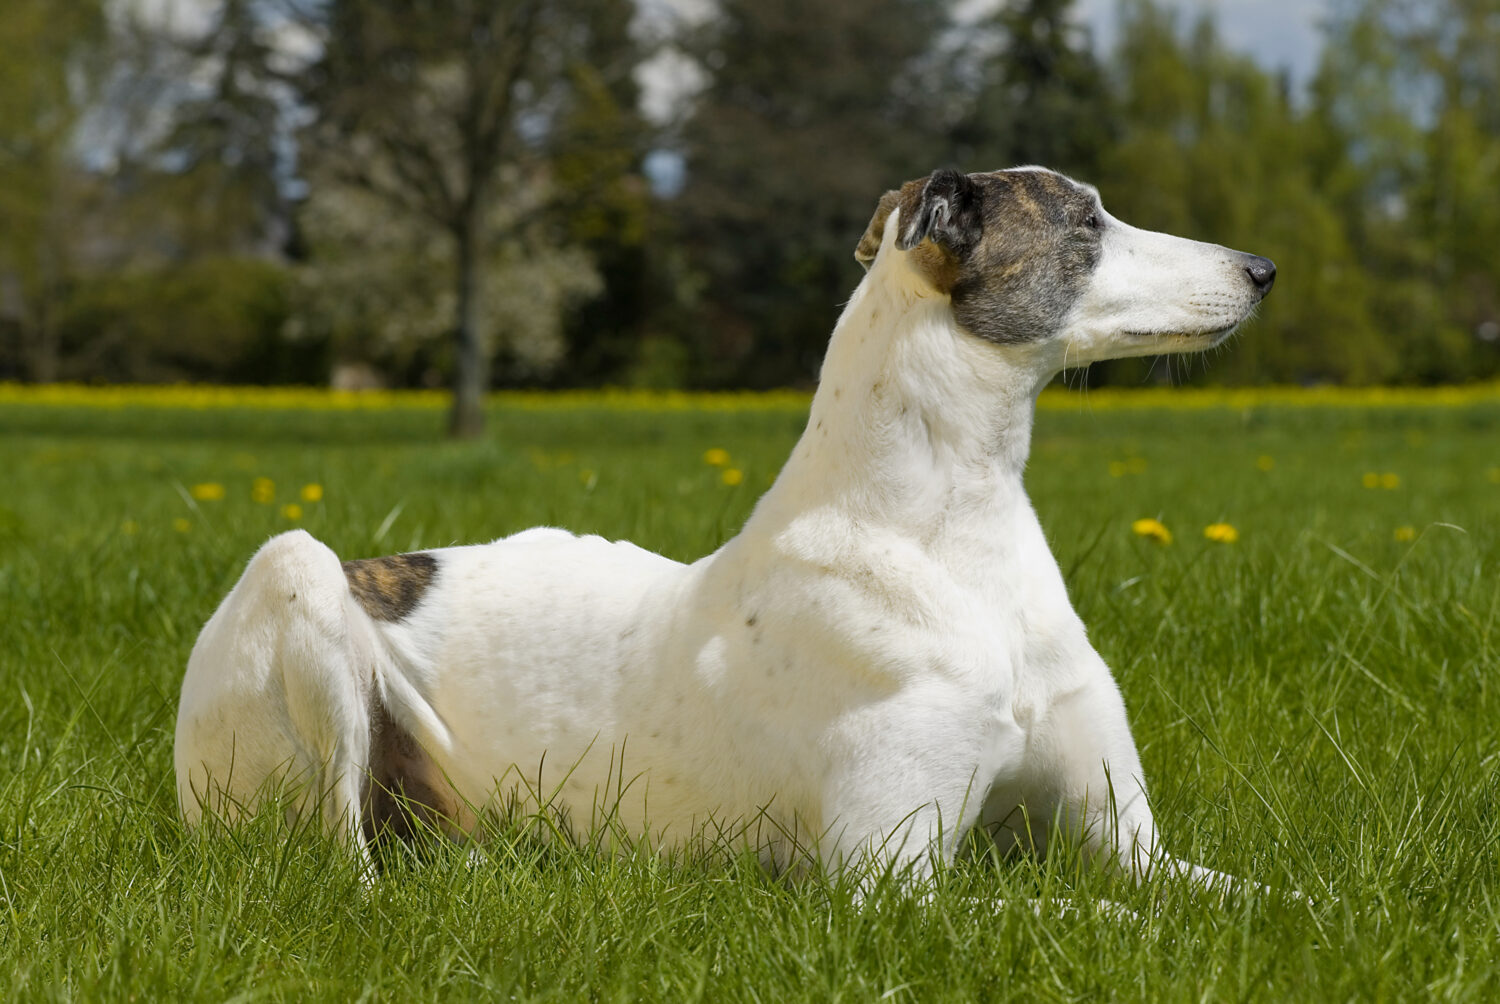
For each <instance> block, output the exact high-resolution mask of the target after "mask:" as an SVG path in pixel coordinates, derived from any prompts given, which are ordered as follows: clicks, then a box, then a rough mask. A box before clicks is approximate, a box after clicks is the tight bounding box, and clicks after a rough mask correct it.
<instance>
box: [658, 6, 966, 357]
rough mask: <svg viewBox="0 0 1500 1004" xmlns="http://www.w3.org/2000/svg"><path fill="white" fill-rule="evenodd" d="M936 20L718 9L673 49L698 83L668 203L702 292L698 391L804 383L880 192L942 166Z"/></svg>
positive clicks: (882, 12)
mask: <svg viewBox="0 0 1500 1004" xmlns="http://www.w3.org/2000/svg"><path fill="white" fill-rule="evenodd" d="M946 23H947V16H946V11H945V9H944V8H943V6H942V5H939V4H934V3H930V2H928V0H826V2H821V3H814V4H809V3H805V2H800V0H724V2H723V3H721V4H720V5H719V10H718V13H717V16H716V17H715V18H714V19H713V20H712V21H711V22H709V24H708V25H707V26H706V27H704V28H703V29H702V30H701V31H699V32H698V33H696V34H695V35H693V36H691V37H689V38H687V39H685V40H684V48H685V49H686V50H687V51H688V52H689V54H690V55H691V56H693V57H694V58H695V59H696V60H697V61H698V63H699V64H700V65H701V66H703V67H704V68H705V69H706V70H707V71H708V72H709V73H710V74H711V77H710V79H709V81H708V83H707V86H706V87H705V88H704V90H703V92H702V93H701V94H700V95H699V96H698V98H697V101H696V104H695V106H694V108H693V110H692V113H691V116H690V118H689V119H688V121H687V123H686V124H685V126H684V130H683V139H682V145H683V153H684V155H685V162H686V184H685V187H684V189H683V191H682V193H681V195H680V196H679V197H678V198H677V200H676V201H675V203H674V205H673V207H672V208H673V211H674V215H675V216H676V217H677V225H678V227H679V228H680V232H681V233H682V234H684V235H685V238H686V241H687V244H688V248H689V251H690V253H691V256H692V259H693V261H694V262H695V265H696V268H697V271H698V272H699V273H700V275H701V276H702V281H701V285H702V289H703V292H702V296H701V299H700V301H699V304H698V309H697V310H696V311H695V317H694V324H693V330H692V333H691V334H690V336H689V337H690V338H691V339H692V345H693V349H694V351H695V352H696V354H697V356H698V364H699V372H700V374H701V375H702V376H703V377H704V378H705V379H706V380H707V381H708V382H713V383H749V384H751V385H770V384H784V383H788V382H800V381H806V380H808V379H810V378H811V377H812V375H813V373H814V371H815V368H816V366H817V362H818V360H819V359H820V358H821V357H822V350H823V346H824V343H825V341H826V339H827V337H828V331H829V329H830V328H831V327H832V324H833V321H834V318H835V317H836V315H837V310H838V304H839V303H840V302H841V301H842V300H843V299H844V298H846V297H847V296H848V294H849V290H850V289H851V288H852V287H853V285H854V282H855V281H856V279H857V277H858V275H859V270H858V267H857V266H856V265H855V264H854V261H853V258H852V254H853V248H854V244H855V242H856V241H858V239H859V235H860V234H861V233H862V232H863V231H864V228H865V224H866V223H868V222H869V218H870V213H871V212H872V211H873V210H874V207H875V203H876V201H877V200H878V199H879V198H880V195H881V193H883V192H885V191H886V190H887V189H890V188H893V187H896V186H897V185H899V184H900V183H901V182H903V181H906V180H907V179H909V178H913V177H917V176H918V175H922V174H926V173H928V172H930V171H932V169H933V168H934V167H937V166H939V165H941V164H942V163H944V162H945V161H947V160H948V159H950V156H951V154H950V153H949V150H948V144H947V142H946V126H947V122H948V120H947V116H946V106H945V104H944V102H945V100H946V99H945V97H944V95H945V91H944V89H943V88H938V87H931V86H927V83H928V81H927V80H926V79H925V75H926V74H928V73H929V72H931V69H932V67H931V57H932V56H933V54H934V52H935V50H936V43H937V38H938V34H939V32H940V30H941V29H942V28H943V27H944V26H945V24H946Z"/></svg>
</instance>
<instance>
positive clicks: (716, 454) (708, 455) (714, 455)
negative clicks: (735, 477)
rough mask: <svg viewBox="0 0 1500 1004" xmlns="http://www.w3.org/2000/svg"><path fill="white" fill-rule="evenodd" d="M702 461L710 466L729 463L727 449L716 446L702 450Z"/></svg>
mask: <svg viewBox="0 0 1500 1004" xmlns="http://www.w3.org/2000/svg"><path fill="white" fill-rule="evenodd" d="M703 462H704V463H705V464H708V465H709V466H711V467H724V466H726V465H728V463H729V451H728V450H725V449H722V448H720V447H717V446H715V447H713V448H712V449H709V450H704V451H703Z"/></svg>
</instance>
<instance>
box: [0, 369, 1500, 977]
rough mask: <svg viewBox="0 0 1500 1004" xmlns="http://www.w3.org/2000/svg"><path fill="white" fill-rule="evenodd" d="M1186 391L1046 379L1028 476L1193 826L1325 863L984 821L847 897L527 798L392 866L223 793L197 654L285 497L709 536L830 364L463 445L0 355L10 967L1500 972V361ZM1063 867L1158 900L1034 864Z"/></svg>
mask: <svg viewBox="0 0 1500 1004" xmlns="http://www.w3.org/2000/svg"><path fill="white" fill-rule="evenodd" d="M1183 400H1184V401H1190V402H1193V403H1194V407H1192V408H1191V409H1186V408H1178V407H1171V406H1170V405H1172V404H1174V402H1173V401H1172V400H1170V399H1167V398H1162V397H1153V398H1149V399H1148V400H1147V404H1148V405H1150V406H1144V407H1138V406H1134V405H1132V404H1131V403H1130V400H1129V399H1120V398H1118V397H1112V396H1108V395H1105V396H1101V397H1098V398H1096V399H1091V400H1090V399H1083V398H1081V397H1078V396H1060V397H1056V398H1052V399H1050V400H1049V402H1048V406H1047V408H1046V409H1044V411H1043V413H1042V415H1041V416H1040V418H1039V421H1038V428H1037V438H1036V445H1035V448H1034V450H1033V454H1032V464H1031V470H1030V473H1029V475H1028V482H1029V487H1030V490H1031V492H1032V497H1033V500H1034V501H1035V504H1036V506H1037V509H1038V511H1039V512H1040V514H1041V518H1042V522H1043V524H1044V525H1045V526H1046V528H1047V530H1048V533H1049V536H1050V538H1051V539H1052V542H1053V546H1054V549H1055V550H1056V552H1057V554H1058V557H1059V560H1060V563H1061V565H1062V567H1063V568H1064V570H1065V572H1066V573H1067V575H1068V579H1069V583H1070V587H1071V589H1072V592H1073V597H1074V600H1075V603H1076V605H1077V606H1078V608H1079V610H1080V612H1081V613H1082V614H1083V616H1084V619H1085V620H1086V621H1087V622H1088V623H1089V625H1090V628H1091V636H1092V638H1093V640H1094V642H1095V644H1096V646H1097V647H1098V648H1099V650H1100V651H1101V652H1102V654H1103V655H1104V656H1105V658H1106V659H1107V660H1108V661H1109V662H1110V664H1111V665H1112V666H1113V667H1114V669H1115V673H1116V676H1117V678H1118V680H1119V681H1120V685H1121V688H1122V690H1123V692H1124V694H1125V698H1126V701H1127V704H1128V705H1129V707H1130V710H1131V716H1132V722H1133V725H1134V730H1135V735H1136V739H1137V742H1138V743H1139V745H1140V747H1141V754H1142V757H1143V759H1144V762H1145V766H1146V771H1147V776H1148V778H1149V780H1150V781H1151V783H1152V793H1153V800H1154V803H1155V807H1156V814H1157V819H1158V821H1159V824H1160V826H1161V828H1162V831H1163V833H1164V835H1165V839H1166V841H1167V844H1168V846H1169V847H1170V848H1171V849H1172V850H1173V851H1174V852H1175V853H1177V854H1178V855H1180V856H1183V857H1187V858H1190V859H1192V860H1195V861H1199V862H1202V863H1204V864H1207V865H1210V866H1212V867H1214V868H1218V869H1221V870H1225V871H1229V872H1233V873H1237V874H1240V875H1248V876H1253V877H1255V878H1256V879H1257V880H1259V881H1261V882H1264V883H1266V884H1268V885H1271V886H1274V887H1276V888H1278V889H1283V890H1298V891H1301V892H1302V893H1304V894H1306V895H1307V896H1308V897H1310V898H1311V900H1312V902H1311V903H1298V902H1294V901H1290V900H1288V899H1285V898H1282V897H1276V896H1241V897H1235V898H1233V899H1231V900H1230V901H1228V902H1219V901H1217V900H1214V899H1212V898H1210V897H1205V896H1201V895H1198V894H1195V893H1194V892H1193V891H1192V890H1190V889H1188V888H1185V887H1183V886H1182V885H1181V884H1179V883H1175V882H1153V883H1151V884H1149V885H1147V886H1146V887H1144V888H1140V889H1134V888H1131V887H1129V886H1128V885H1127V884H1125V883H1124V882H1122V881H1121V880H1119V879H1118V878H1116V877H1114V876H1111V875H1108V874H1097V873H1094V872H1092V871H1089V870H1087V869H1084V868H1082V867H1080V865H1079V863H1078V861H1077V860H1076V859H1075V858H1073V857H1070V856H1066V855H1064V856H1059V857H1054V858H1053V859H1050V860H1048V861H1046V862H1044V863H1041V864H1038V863H1036V862H1034V861H1031V860H1028V859H1024V858H1023V859H1020V860H995V859H994V858H993V857H992V856H989V855H985V854H977V855H975V856H973V857H972V858H970V859H968V860H964V861H961V862H960V863H959V864H957V865H955V866H954V867H952V868H950V869H947V870H945V871H943V872H942V873H941V874H940V875H939V876H938V879H937V882H936V885H935V887H934V890H933V892H932V894H931V896H930V897H929V898H928V899H927V900H926V901H925V902H916V901H913V900H911V899H908V898H903V897H901V896H899V895H896V894H895V893H894V892H889V891H882V890H877V892H876V893H875V894H874V895H873V896H872V897H871V899H869V900H868V901H866V902H865V903H863V904H862V905H856V903H855V902H854V901H853V899H852V898H851V896H850V894H849V890H848V889H846V888H842V887H839V886H837V885H832V884H830V883H827V882H824V881H820V880H816V879H815V880H808V881H802V882H789V881H784V880H779V879H777V878H774V877H771V876H768V875H765V874H763V873H761V872H760V871H759V870H758V869H757V868H755V867H754V866H753V864H751V863H749V862H747V861H744V860H738V859H732V860H727V861H724V860H714V861H709V862H702V861H697V862H695V861H680V860H661V859H657V858H652V857H647V856H639V857H625V858H611V859H603V858H599V857H596V856H594V855H593V854H590V853H589V852H587V851H586V850H578V849H572V848H568V847H560V846H557V845H556V844H552V845H546V844H541V843H538V842H536V841H533V840H529V839H527V838H526V836H525V835H524V834H522V833H520V832H516V833H511V834H505V835H503V836H502V837H501V838H500V839H498V840H496V841H495V842H494V843H492V844H490V845H488V846H487V848H486V850H485V853H484V855H483V857H482V859H480V860H478V861H476V862H469V861H467V860H466V858H465V853H464V852H463V851H462V850H460V849H457V848H452V849H449V848H439V849H438V850H437V851H435V852H434V853H433V854H432V855H431V857H430V859H429V860H426V861H424V862H421V863H416V864H411V865H409V866H401V867H395V868H393V869H392V870H391V871H389V872H388V873H387V874H386V875H385V876H384V877H382V879H381V880H380V881H379V882H378V883H377V884H375V885H374V886H373V887H372V888H369V889H368V890H367V889H365V888H364V887H363V886H362V885H361V882H360V879H359V875H358V873H357V871H356V868H355V866H354V864H353V862H352V861H351V860H350V858H349V856H348V855H347V854H346V853H345V852H343V851H342V850H340V849H339V848H338V847H336V846H333V845H331V844H330V843H329V842H326V841H323V840H320V839H318V838H316V837H315V836H314V835H312V834H309V833H306V832H293V833H289V832H287V831H286V830H285V829H281V828H278V827H277V826H275V825H273V824H272V823H271V822H269V821H267V820H261V821H258V822H257V823H256V824H254V825H252V826H250V827H249V828H247V829H244V830H241V831H239V832H236V833H233V834H227V835H226V834H220V835H217V836H214V837H212V838H203V837H197V836H190V835H188V834H186V833H185V832H184V831H183V829H182V827H181V825H180V824H179V822H178V820H177V816H176V808H175V804H174V793H173V787H172V774H171V771H172V767H171V745H172V729H173V720H174V715H175V710H176V701H177V689H178V686H179V684H180V680H181V676H182V671H183V667H184V665H185V663H186V659H187V654H188V650H189V648H190V647H191V645H192V642H193V639H194V636H195V634H196V632H197V630H198V628H199V627H200V626H201V625H202V623H203V622H204V620H205V619H206V618H207V617H208V615H209V614H210V613H211V612H212V610H213V608H214V606H215V604H216V603H217V602H218V600H219V598H220V597H221V596H222V595H223V593H224V592H225V591H226V590H227V589H228V588H229V587H230V586H231V585H232V583H233V582H234V580H235V579H236V577H237V576H238V574H239V572H240V570H241V569H242V567H243V564H244V562H245V560H246V559H247V558H248V557H249V555H250V554H251V553H252V552H253V551H254V549H255V548H256V547H257V546H258V545H259V544H260V543H261V542H263V541H264V540H265V539H266V538H267V537H268V536H270V535H271V534H273V533H275V532H277V531H279V530H282V529H285V528H287V527H290V526H294V525H296V526H303V527H305V528H307V529H308V530H310V531H311V532H312V533H314V534H315V535H317V536H318V537H320V538H322V539H323V540H325V541H326V542H327V543H329V544H330V545H331V546H332V547H333V548H334V549H335V550H337V551H338V552H339V553H340V554H341V555H343V556H345V557H359V556H368V555H374V554H380V553H389V552H392V551H398V550H405V549H413V548H426V547H436V546H441V545H445V544H450V543H459V542H474V541H482V540H486V539H490V538H493V537H497V536H500V535H503V534H507V533H510V532H512V531H514V530H517V529H520V528H522V527H526V526H529V525H533V524H537V523H553V524H560V525H566V526H568V527H570V528H573V529H576V530H580V531H589V532H595V533H600V534H604V535H606V536H610V537H628V538H631V539H633V540H635V541H637V542H639V543H641V544H643V545H644V546H647V547H650V548H653V549H656V550H660V551H663V552H665V553H666V554H668V555H671V556H673V557H677V558H682V559H688V558H693V557H697V556H699V555H701V554H703V553H705V552H707V551H709V550H711V549H713V548H714V547H716V546H717V545H718V544H719V543H720V542H721V541H723V540H724V539H726V538H727V537H728V536H729V535H731V534H733V533H734V531H735V529H736V528H737V527H738V526H739V525H740V523H741V522H742V521H743V520H744V518H745V516H746V514H747V513H748V512H749V510H750V507H751V506H752V504H753V503H754V500H755V498H756V496H757V495H758V494H759V493H760V491H762V490H763V489H764V488H765V487H766V486H767V485H768V484H769V482H770V480H771V478H772V477H773V475H774V474H775V471H776V469H777V467H778V466H779V464H780V462H781V460H782V459H783V458H784V457H785V455H786V454H787V452H788V450H789V448H790V446H791V444H792V442H793V441H794V439H795V437H796V435H797V434H798V432H799V431H800V428H801V424H802V421H803V418H804V415H805V404H806V402H805V399H802V398H798V397H796V396H781V397H776V398H771V399H767V400H758V399H754V398H732V399H672V400H671V401H670V402H668V403H666V404H662V403H661V402H660V401H658V404H659V405H660V406H656V405H653V404H652V399H649V398H637V397H629V396H627V397H622V398H619V399H614V400H610V401H604V400H602V399H591V398H588V397H586V396H575V397H571V398H568V399H566V400H562V401H557V402H551V403H549V402H548V401H547V399H542V398H536V397H517V398H501V399H498V400H497V402H496V404H495V405H494V407H493V410H492V413H491V432H490V435H489V437H488V438H487V439H486V440H484V441H483V442H481V443H478V444H467V445H458V444H451V443H448V442H445V441H444V440H443V439H442V438H441V436H440V435H439V431H440V428H441V424H442V415H441V412H440V411H438V410H436V409H435V407H434V402H431V401H426V400H415V401H414V402H413V403H411V404H410V406H402V405H401V404H400V402H395V403H392V404H391V405H390V406H388V407H387V406H382V407H380V408H358V407H353V408H351V407H343V406H339V407H322V406H319V404H318V400H316V399H313V398H309V399H308V400H307V401H299V400H297V399H295V398H288V399H284V400H279V401H274V402H270V403H267V402H265V401H260V402H259V403H256V402H255V401H251V400H245V401H241V400H239V399H237V398H234V397H233V396H230V397H227V398H225V399H223V400H214V401H206V400H197V401H195V400H191V399H188V398H186V397H184V398H182V399H179V400H171V399H169V398H164V399H162V400H160V401H156V402H154V403H153V399H152V398H151V397H150V396H149V395H143V396H139V397H136V398H128V399H119V398H116V399H107V398H106V397H105V396H103V395H100V396H99V397H98V399H97V400H94V399H91V398H90V397H89V395H88V394H87V393H85V392H82V391H79V392H75V393H73V394H72V395H71V396H69V395H62V396H58V397H55V398H53V399H49V400H42V399H40V398H37V397H34V396H33V397H28V396H27V395H26V394H24V393H8V394H0V471H3V474H4V477H5V479H6V483H5V486H4V490H3V491H0V997H4V998H6V999H23V998H24V999H48V998H71V999H81V1000H95V999H101V998H110V999H113V998H120V999H124V998H138V999H162V998H193V999H208V1000H223V999H234V1000H252V999H259V998H271V999H286V1000H304V999H308V998H326V999H333V1000H352V999H356V998H360V999H365V998H370V999H437V998H442V999H463V998H482V999H497V998H498V999H517V1000H556V1001H565V1000H566V1001H571V1000H578V999H592V1000H634V999H645V1000H666V1001H679V1000H695V999H702V1000H712V1001H718V1000H753V1001H765V1002H773V1001H782V1000H819V1001H822V1000H846V1001H872V1000H876V999H892V1000H909V1001H924V1002H925V1001H937V1000H1008V999H1012V998H1016V999H1021V998H1033V999H1042V1000H1099V999H1128V1000H1141V1001H1158V1000H1230V999H1246V998H1248V999H1255V1000H1286V999H1294V1000H1317V1001H1323V1000H1351V999H1353V1000H1364V999H1385V1000H1410V999H1425V998H1434V999H1458V1000H1465V999H1491V1000H1492V999H1495V996H1494V995H1495V994H1496V992H1497V990H1500V949H1497V946H1500V680H1497V677H1500V395H1494V394H1490V395H1488V396H1487V395H1484V394H1479V395H1473V396H1471V397H1470V398H1466V399H1462V400H1447V399H1433V400H1431V401H1428V400H1424V399H1423V398H1421V397H1420V396H1419V395H1418V396H1412V397H1407V398H1402V399H1399V400H1394V401H1380V400H1374V399H1371V400H1366V401H1361V400H1359V399H1348V400H1339V401H1332V400H1324V399H1311V400H1310V401H1308V402H1306V403H1304V402H1302V401H1301V400H1300V399H1299V398H1298V397H1297V396H1296V395H1281V396H1279V397H1278V396H1272V397H1265V398H1243V399H1228V398H1225V399H1215V398H1214V397H1213V396H1212V395H1211V394H1210V395H1199V396H1198V397H1197V398H1184V399H1183ZM1175 403H1181V402H1175ZM714 449H717V450H722V451H725V453H726V454H727V457H726V456H722V455H718V454H712V455H710V457H709V459H710V460H713V461H717V462H718V463H710V462H708V461H707V460H705V452H706V451H709V450H714ZM1148 518H1149V519H1155V520H1157V521H1158V522H1159V523H1160V524H1161V525H1162V526H1163V527H1164V528H1165V529H1166V530H1167V531H1168V532H1170V534H1171V536H1172V540H1171V543H1170V544H1163V543H1161V542H1159V541H1158V540H1157V539H1155V538H1154V537H1152V536H1149V535H1142V534H1139V533H1137V532H1134V531H1133V529H1132V524H1133V523H1134V522H1135V521H1137V520H1141V519H1148ZM1214 524H1228V525H1229V526H1232V527H1233V528H1234V535H1237V538H1238V539H1237V540H1235V541H1233V542H1227V541H1224V540H1210V539H1208V538H1207V537H1205V535H1204V528H1205V527H1208V526H1210V525H1214ZM1142 529H1151V528H1150V527H1149V526H1148V525H1144V524H1143V525H1142ZM1218 533H1219V536H1221V537H1223V536H1230V534H1228V533H1227V531H1223V530H1220V531H1218ZM1157 536H1161V534H1160V533H1159V531H1157ZM1038 896H1040V897H1054V896H1057V897H1060V896H1068V897H1071V898H1073V899H1074V900H1081V901H1085V902H1087V901H1091V900H1094V899H1098V898H1109V899H1113V900H1116V901H1118V902H1120V903H1122V904H1124V905H1126V906H1127V907H1129V908H1131V909H1132V910H1134V911H1135V912H1136V913H1137V914H1138V915H1139V917H1140V919H1139V920H1136V921H1131V920H1121V919H1112V918H1109V917H1104V916H1098V915H1095V914H1093V913H1091V912H1088V911H1084V912H1082V913H1078V914H1071V915H1069V914H1060V913H1056V912H1052V913H1043V914H1042V915H1036V914H1033V913H1032V912H1031V911H1030V910H1029V909H1027V908H1024V907H1018V906H1016V905H1014V903H1015V901H1016V900H1021V899H1026V898H1029V897H1038ZM1000 900H1008V901H1011V903H1012V904H1013V905H1011V906H1009V907H1007V906H1004V905H997V902H998V901H1000Z"/></svg>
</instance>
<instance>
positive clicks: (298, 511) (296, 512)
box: [281, 502, 302, 520]
mask: <svg viewBox="0 0 1500 1004" xmlns="http://www.w3.org/2000/svg"><path fill="white" fill-rule="evenodd" d="M281 515H282V518H283V519H290V520H299V519H301V518H302V507H301V506H300V505H298V504H297V503H295V502H288V503H287V504H286V505H284V506H282V507H281Z"/></svg>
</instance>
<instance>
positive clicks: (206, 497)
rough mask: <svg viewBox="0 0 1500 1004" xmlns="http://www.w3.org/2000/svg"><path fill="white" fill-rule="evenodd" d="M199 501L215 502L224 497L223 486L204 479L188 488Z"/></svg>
mask: <svg viewBox="0 0 1500 1004" xmlns="http://www.w3.org/2000/svg"><path fill="white" fill-rule="evenodd" d="M188 491H189V492H190V493H191V494H192V496H193V498H195V499H197V500H198V501H199V502H217V501H219V500H220V499H222V498H223V497H224V486H223V485H221V484H219V483H218V482H217V481H205V482H204V483H203V484H201V485H193V487H192V488H190V489H188Z"/></svg>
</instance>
